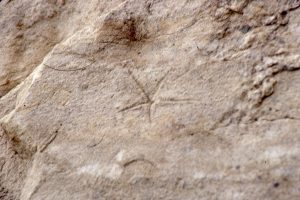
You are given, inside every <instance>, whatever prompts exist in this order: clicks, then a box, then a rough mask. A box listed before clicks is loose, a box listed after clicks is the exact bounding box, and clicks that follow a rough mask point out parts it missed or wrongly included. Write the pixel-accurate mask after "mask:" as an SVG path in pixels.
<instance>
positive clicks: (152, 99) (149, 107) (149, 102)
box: [119, 69, 199, 123]
mask: <svg viewBox="0 0 300 200" xmlns="http://www.w3.org/2000/svg"><path fill="white" fill-rule="evenodd" d="M169 72H170V70H169V71H167V72H166V74H165V75H164V76H163V77H162V78H160V79H159V80H158V82H157V84H156V87H155V89H154V90H153V91H154V92H153V91H152V92H150V93H152V94H153V95H152V97H151V94H149V93H147V91H146V90H145V87H144V85H143V84H142V83H141V82H140V81H139V80H138V79H137V77H136V76H135V75H134V74H133V72H132V71H131V70H129V69H128V74H129V76H130V77H131V78H132V79H133V81H134V82H135V84H136V85H137V87H138V88H139V89H140V91H141V93H142V95H143V96H144V97H145V98H146V100H145V101H137V102H135V103H132V104H130V105H128V106H126V107H124V108H122V109H121V110H119V112H124V111H129V110H133V109H135V108H138V107H142V106H144V105H147V115H148V120H149V122H150V123H151V122H152V112H155V105H156V104H158V103H160V102H157V100H156V99H155V97H156V95H157V94H158V92H159V90H160V88H161V86H162V84H163V81H164V80H165V78H166V77H167V75H168V74H169ZM160 100H162V101H163V102H165V103H166V104H167V103H173V104H174V103H191V102H194V103H195V102H199V100H197V99H189V98H188V99H176V98H164V99H160ZM152 109H154V111H152Z"/></svg>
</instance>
